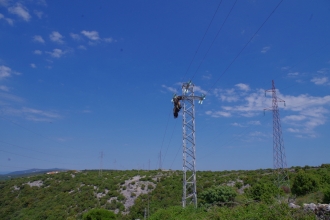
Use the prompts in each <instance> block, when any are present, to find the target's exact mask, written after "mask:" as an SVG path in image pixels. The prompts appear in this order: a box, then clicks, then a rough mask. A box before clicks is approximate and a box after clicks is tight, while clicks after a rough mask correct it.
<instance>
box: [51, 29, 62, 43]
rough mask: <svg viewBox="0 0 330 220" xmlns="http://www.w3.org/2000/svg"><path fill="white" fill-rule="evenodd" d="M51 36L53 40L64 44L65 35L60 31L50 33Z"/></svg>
mask: <svg viewBox="0 0 330 220" xmlns="http://www.w3.org/2000/svg"><path fill="white" fill-rule="evenodd" d="M49 38H50V40H51V41H53V42H56V43H59V44H63V43H64V42H63V40H62V39H63V36H62V35H61V34H60V33H59V32H58V31H53V32H52V33H51V34H50V35H49Z"/></svg>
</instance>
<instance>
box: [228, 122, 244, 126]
mask: <svg viewBox="0 0 330 220" xmlns="http://www.w3.org/2000/svg"><path fill="white" fill-rule="evenodd" d="M231 125H232V126H236V127H244V126H243V125H241V124H240V123H237V122H234V123H231Z"/></svg>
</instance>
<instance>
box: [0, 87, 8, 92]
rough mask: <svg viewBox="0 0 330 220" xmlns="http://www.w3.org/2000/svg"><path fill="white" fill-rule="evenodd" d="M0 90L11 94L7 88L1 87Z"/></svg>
mask: <svg viewBox="0 0 330 220" xmlns="http://www.w3.org/2000/svg"><path fill="white" fill-rule="evenodd" d="M0 90H2V91H5V92H9V88H8V87H7V86H0Z"/></svg>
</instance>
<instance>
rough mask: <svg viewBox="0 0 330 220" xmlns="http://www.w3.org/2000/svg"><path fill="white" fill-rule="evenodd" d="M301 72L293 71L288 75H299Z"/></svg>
mask: <svg viewBox="0 0 330 220" xmlns="http://www.w3.org/2000/svg"><path fill="white" fill-rule="evenodd" d="M298 75H299V72H292V73H288V76H298Z"/></svg>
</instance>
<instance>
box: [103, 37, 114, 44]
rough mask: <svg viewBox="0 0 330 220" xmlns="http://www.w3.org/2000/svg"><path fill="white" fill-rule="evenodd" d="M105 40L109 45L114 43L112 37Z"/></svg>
mask: <svg viewBox="0 0 330 220" xmlns="http://www.w3.org/2000/svg"><path fill="white" fill-rule="evenodd" d="M103 40H104V41H105V42H107V43H112V42H113V41H114V40H113V39H112V38H111V37H108V38H104V39H103Z"/></svg>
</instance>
